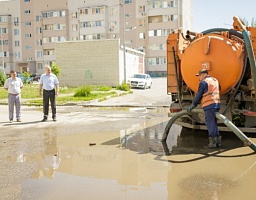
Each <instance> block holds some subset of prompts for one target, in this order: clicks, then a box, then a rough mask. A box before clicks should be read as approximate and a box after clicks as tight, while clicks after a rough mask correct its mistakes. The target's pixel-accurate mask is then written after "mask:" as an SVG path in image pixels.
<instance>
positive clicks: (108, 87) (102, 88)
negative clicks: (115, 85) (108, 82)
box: [97, 85, 112, 91]
mask: <svg viewBox="0 0 256 200" xmlns="http://www.w3.org/2000/svg"><path fill="white" fill-rule="evenodd" d="M111 89H112V88H111V87H110V86H105V85H103V86H99V87H98V89H97V90H98V91H110V90H111Z"/></svg>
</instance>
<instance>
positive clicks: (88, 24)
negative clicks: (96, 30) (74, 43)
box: [81, 21, 104, 28]
mask: <svg viewBox="0 0 256 200" xmlns="http://www.w3.org/2000/svg"><path fill="white" fill-rule="evenodd" d="M81 26H82V27H83V28H88V27H99V26H104V21H89V22H81Z"/></svg>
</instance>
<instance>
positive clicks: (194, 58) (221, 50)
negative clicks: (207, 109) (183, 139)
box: [167, 17, 256, 133]
mask: <svg viewBox="0 0 256 200" xmlns="http://www.w3.org/2000/svg"><path fill="white" fill-rule="evenodd" d="M245 34H247V35H248V38H249V40H248V41H246V38H245ZM249 47H250V48H251V52H250V49H249ZM255 53H256V28H255V27H246V26H244V24H243V22H241V21H240V19H238V18H237V17H234V23H233V29H224V28H214V29H209V30H206V31H203V32H202V33H195V32H191V31H187V32H186V33H185V34H183V33H182V32H181V31H180V30H179V31H178V32H177V33H172V34H170V35H169V36H168V39H167V93H168V94H170V95H171V96H172V102H171V105H170V113H169V116H172V115H173V114H174V113H175V112H178V111H180V110H182V109H187V107H188V106H189V105H190V104H191V103H192V101H193V99H194V97H195V95H196V93H197V90H198V85H199V80H198V77H196V76H195V74H197V73H198V71H199V70H201V69H207V70H208V72H209V75H210V76H212V77H215V78H217V79H218V80H219V83H220V85H221V91H220V94H221V110H220V113H222V114H224V115H225V116H227V117H228V119H229V120H230V121H232V122H233V123H234V124H235V125H236V126H238V127H239V128H240V129H241V130H242V131H244V132H255V133H256V98H255V90H254V88H255V87H254V86H255V84H256V80H255V71H256V69H255V57H254V55H255ZM198 107H200V105H199V106H198ZM177 123H178V124H180V125H182V126H184V127H188V128H193V129H204V130H206V129H207V128H206V126H205V121H204V114H202V113H195V114H193V115H191V116H185V117H183V118H181V119H180V120H179V121H178V122H177ZM219 128H220V130H221V131H230V130H229V129H228V128H226V127H225V126H222V125H221V124H219Z"/></svg>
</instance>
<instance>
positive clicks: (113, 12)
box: [110, 8, 117, 16]
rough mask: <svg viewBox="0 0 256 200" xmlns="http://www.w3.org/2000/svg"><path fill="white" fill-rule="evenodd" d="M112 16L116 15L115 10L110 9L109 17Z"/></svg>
mask: <svg viewBox="0 0 256 200" xmlns="http://www.w3.org/2000/svg"><path fill="white" fill-rule="evenodd" d="M113 15H117V11H116V8H111V9H110V16H113Z"/></svg>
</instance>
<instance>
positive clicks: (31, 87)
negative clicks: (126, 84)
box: [0, 84, 131, 106]
mask: <svg viewBox="0 0 256 200" xmlns="http://www.w3.org/2000/svg"><path fill="white" fill-rule="evenodd" d="M38 90H39V85H38V84H25V85H24V87H23V88H22V91H21V96H22V102H23V103H26V104H28V105H37V106H41V105H42V103H43V100H42V97H39V91H38ZM127 93H131V91H130V90H129V91H126V92H125V94H127ZM122 95H123V94H122ZM7 96H8V92H7V91H6V90H5V89H4V88H3V87H1V88H0V100H6V101H7ZM116 96H118V93H117V92H116V88H112V87H109V86H82V87H78V88H69V87H60V91H59V96H58V97H57V98H56V102H57V104H58V105H63V104H66V103H77V102H84V101H91V100H95V99H97V100H98V101H104V100H105V99H106V98H107V97H116Z"/></svg>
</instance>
